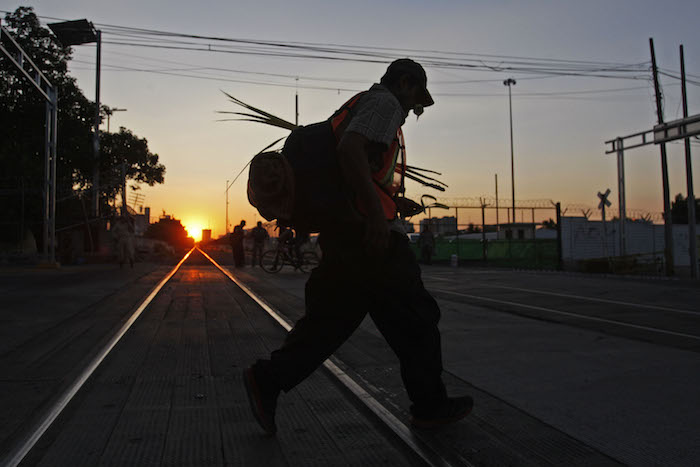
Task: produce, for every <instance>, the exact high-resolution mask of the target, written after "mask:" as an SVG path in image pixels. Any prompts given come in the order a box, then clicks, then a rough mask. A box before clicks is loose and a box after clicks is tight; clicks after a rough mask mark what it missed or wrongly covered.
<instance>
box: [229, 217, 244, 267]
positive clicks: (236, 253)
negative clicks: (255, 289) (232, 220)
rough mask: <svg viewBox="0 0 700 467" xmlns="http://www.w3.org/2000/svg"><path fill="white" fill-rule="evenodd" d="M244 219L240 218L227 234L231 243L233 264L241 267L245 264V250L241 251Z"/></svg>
mask: <svg viewBox="0 0 700 467" xmlns="http://www.w3.org/2000/svg"><path fill="white" fill-rule="evenodd" d="M243 227H245V221H244V220H242V221H241V223H240V224H238V225H237V226H235V227H234V228H233V232H231V234H230V235H229V242H230V243H231V253H233V265H234V266H235V267H237V268H242V267H244V266H245V252H244V251H243V239H244V238H245V230H243Z"/></svg>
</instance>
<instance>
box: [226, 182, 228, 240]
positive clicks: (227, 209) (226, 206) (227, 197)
mask: <svg viewBox="0 0 700 467" xmlns="http://www.w3.org/2000/svg"><path fill="white" fill-rule="evenodd" d="M228 189H229V185H228V180H226V235H228Z"/></svg>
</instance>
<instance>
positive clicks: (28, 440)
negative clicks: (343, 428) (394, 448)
mask: <svg viewBox="0 0 700 467" xmlns="http://www.w3.org/2000/svg"><path fill="white" fill-rule="evenodd" d="M197 250H198V249H197ZM194 251H195V249H194V248H193V249H192V250H190V251H189V252H188V253H187V254H186V255H185V256H184V257H183V258H182V259H181V260H180V261H179V262H178V263H177V265H176V266H175V267H173V268H172V270H170V271H169V272H168V273H167V274H166V275H165V276H164V277H163V279H162V280H161V281H160V282H159V283H158V284H157V285H156V286H155V287H154V288H153V289H152V290H151V292H150V293H149V294H148V295H147V296H146V298H145V299H144V300H143V301H142V302H141V303H140V305H139V306H138V307H137V308H136V309H135V310H134V312H133V313H132V314H131V315H130V316H129V317H128V319H127V320H126V321H125V322H124V324H123V325H122V326H121V328H119V330H118V331H117V332H116V333H115V334H114V335H113V336H112V337H111V338H110V339H109V341H108V342H107V343H106V344H105V345H104V347H102V348H101V349H100V350H99V351H98V352H97V353H96V354H95V356H94V358H93V359H92V360H91V361H90V362H89V364H88V365H87V366H86V367H85V368H84V369H83V370H82V371H81V372H80V374H79V376H78V377H77V378H76V379H75V380H74V381H73V382H72V383H70V384H69V385H68V386H67V389H65V391H64V392H63V393H61V394H60V395H59V396H58V397H56V398H55V400H54V402H53V403H52V404H51V406H50V407H49V408H48V410H46V412H45V413H44V414H43V415H42V416H41V417H40V418H39V421H38V422H37V423H36V424H35V426H33V427H32V428H31V429H30V430H29V433H28V434H27V435H26V436H25V437H24V438H23V439H21V440H20V441H19V442H18V443H17V444H16V446H15V448H14V449H13V450H12V451H11V452H10V454H9V455H8V457H7V458H6V459H5V460H3V461H2V466H3V467H15V466H18V465H19V464H20V463H21V462H22V461H23V459H25V457H26V456H27V455H28V454H29V453H30V452H31V450H32V449H33V448H34V446H35V445H36V444H37V443H38V442H39V440H40V439H41V438H42V436H43V435H44V434H45V433H46V431H47V430H48V429H49V428H50V427H51V426H52V424H53V423H54V422H55V421H56V419H57V418H58V417H59V416H60V415H61V414H62V413H63V412H64V410H65V409H66V407H67V406H68V405H69V403H70V402H71V400H73V398H74V397H75V396H76V395H77V394H78V392H79V391H80V390H81V388H82V387H83V386H84V385H85V383H86V382H87V381H88V380H89V379H90V378H91V376H92V375H93V373H95V371H96V370H97V369H98V367H99V366H100V365H101V364H102V362H103V361H104V360H105V359H106V358H107V356H108V355H109V354H110V353H111V352H112V351H113V349H114V348H115V347H116V346H117V344H118V343H119V342H120V340H121V339H122V337H123V336H124V335H125V334H126V333H127V332H128V331H129V329H130V328H131V327H132V326H133V325H134V323H135V322H136V321H137V320H138V319H139V317H140V316H141V315H142V314H143V313H144V311H145V310H146V309H147V308H148V306H149V305H150V304H151V302H152V301H153V300H154V298H155V297H156V296H157V295H158V293H159V292H160V291H161V289H163V287H164V286H165V285H166V284H167V283H168V282H169V281H170V280H171V279H172V277H173V276H174V275H175V274H176V273H177V272H178V270H179V269H180V267H181V266H182V265H183V263H185V261H186V260H187V259H188V258H189V257H190V255H191V254H192V253H193V252H194ZM198 251H199V252H200V253H201V254H202V255H203V256H204V257H205V258H207V260H208V261H210V262H211V264H212V265H213V266H214V267H216V268H217V269H218V270H219V271H221V273H222V274H223V275H225V276H226V277H227V278H228V279H229V280H230V281H232V282H233V283H235V284H236V286H237V287H238V288H239V289H240V290H241V291H243V292H244V293H245V294H246V295H248V296H249V297H250V298H251V299H252V300H254V301H255V302H256V303H257V304H258V305H259V306H260V308H262V310H264V311H265V312H266V313H267V314H269V315H270V316H271V317H272V318H273V319H274V320H275V321H276V322H277V323H278V324H279V325H280V326H281V327H283V328H284V329H285V330H287V331H288V330H290V329H291V327H292V325H291V323H290V322H289V321H288V320H287V319H286V318H285V317H284V316H283V315H282V314H281V313H279V312H278V311H277V310H275V309H274V308H273V307H272V306H271V305H270V304H269V303H267V302H266V301H265V299H264V298H263V297H261V296H259V295H258V294H256V293H255V292H253V291H252V290H251V289H250V288H249V287H247V286H246V285H245V284H244V283H242V282H241V281H240V280H238V279H237V278H236V277H235V276H234V275H232V274H231V273H230V272H229V271H228V270H227V269H225V268H223V267H222V266H221V265H219V264H218V263H217V262H216V261H215V260H214V259H213V258H211V256H209V255H208V254H206V253H205V252H203V251H201V250H198ZM338 363H339V362H335V361H333V360H332V359H329V360H327V361H326V362H325V363H324V367H325V369H326V370H327V371H328V373H329V374H330V375H332V377H333V378H335V379H336V380H337V382H338V383H339V384H341V385H343V386H344V387H345V388H347V390H348V392H349V394H352V395H353V397H355V398H356V401H357V402H359V403H360V404H361V405H363V406H365V407H366V408H367V409H368V410H369V411H370V412H371V414H373V416H374V417H375V418H376V420H378V421H379V422H380V423H381V424H383V425H384V426H385V427H386V429H388V430H389V431H390V432H392V433H393V434H394V435H395V436H396V437H397V438H398V439H399V440H400V441H401V442H402V443H403V445H404V446H405V447H406V448H407V449H409V450H410V451H411V452H413V453H414V454H415V455H416V456H417V457H418V458H419V459H421V460H422V461H423V462H425V464H427V465H431V466H449V465H471V464H470V463H469V462H468V461H467V460H465V459H463V458H457V459H455V455H454V453H452V454H450V455H449V456H448V455H445V454H442V453H440V452H439V451H438V450H436V449H435V448H433V447H432V446H431V445H430V444H429V442H428V441H427V440H426V439H425V438H424V437H423V436H421V435H420V433H417V432H414V431H412V430H410V429H409V428H408V427H407V426H406V425H405V424H404V423H403V422H402V421H401V420H399V419H398V418H397V417H396V416H395V415H393V413H392V412H391V411H390V410H388V409H387V408H385V407H384V406H383V405H382V404H381V403H380V402H379V401H377V400H376V399H375V398H374V397H372V395H371V394H369V393H368V392H367V391H366V390H365V389H363V388H362V386H360V385H359V384H358V383H357V382H356V381H355V380H353V379H352V378H351V377H350V376H349V375H348V374H346V373H345V372H344V371H343V370H342V369H341V367H340V366H339V365H338Z"/></svg>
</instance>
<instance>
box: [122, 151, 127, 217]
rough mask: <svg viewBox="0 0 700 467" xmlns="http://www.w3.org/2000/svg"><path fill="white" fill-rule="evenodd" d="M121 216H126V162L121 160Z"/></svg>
mask: <svg viewBox="0 0 700 467" xmlns="http://www.w3.org/2000/svg"><path fill="white" fill-rule="evenodd" d="M121 185H122V216H126V213H127V212H128V211H127V204H126V161H125V160H122V183H121Z"/></svg>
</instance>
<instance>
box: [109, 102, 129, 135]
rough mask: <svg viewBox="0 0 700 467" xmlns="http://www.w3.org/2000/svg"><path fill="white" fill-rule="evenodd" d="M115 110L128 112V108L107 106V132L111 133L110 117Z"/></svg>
mask: <svg viewBox="0 0 700 467" xmlns="http://www.w3.org/2000/svg"><path fill="white" fill-rule="evenodd" d="M114 112H126V109H117V108H116V107H115V108H110V107H106V110H105V115H107V133H109V119H110V117H112V114H113V113H114Z"/></svg>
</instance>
